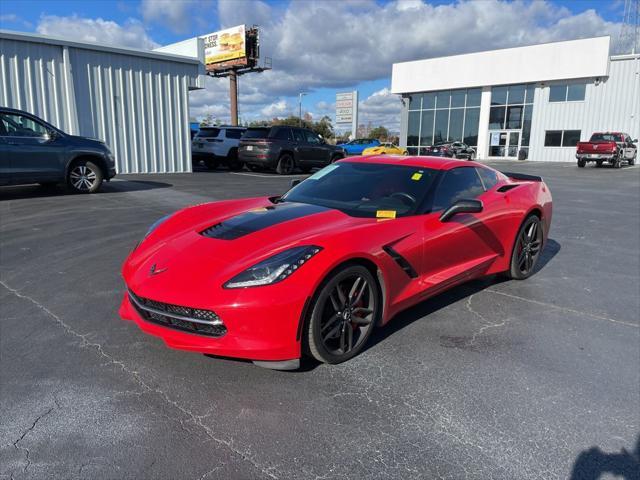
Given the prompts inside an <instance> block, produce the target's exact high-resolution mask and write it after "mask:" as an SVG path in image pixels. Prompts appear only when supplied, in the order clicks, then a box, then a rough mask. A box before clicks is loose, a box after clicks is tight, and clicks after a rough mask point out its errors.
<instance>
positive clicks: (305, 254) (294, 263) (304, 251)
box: [224, 245, 322, 288]
mask: <svg viewBox="0 0 640 480" xmlns="http://www.w3.org/2000/svg"><path fill="white" fill-rule="evenodd" d="M320 250H322V248H320V247H316V246H315V245H307V246H304V247H294V248H290V249H289V250H285V251H284V252H280V253H278V254H276V255H274V256H273V257H270V258H267V259H266V260H263V261H262V262H260V263H257V264H255V265H254V266H252V267H249V268H247V269H246V270H245V271H244V272H242V273H240V274H238V275H236V276H235V277H233V278H232V279H231V280H229V281H228V282H227V283H225V284H224V288H246V287H258V286H261V285H271V284H273V283H278V282H281V281H282V280H284V279H285V278H287V277H288V276H289V275H291V274H292V273H293V272H295V271H296V270H298V269H299V268H300V267H301V266H302V265H304V263H305V262H307V261H308V260H309V259H310V258H311V257H313V256H314V255H315V254H317V253H318V252H319V251H320Z"/></svg>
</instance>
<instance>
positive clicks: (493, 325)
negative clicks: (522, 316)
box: [466, 294, 509, 347]
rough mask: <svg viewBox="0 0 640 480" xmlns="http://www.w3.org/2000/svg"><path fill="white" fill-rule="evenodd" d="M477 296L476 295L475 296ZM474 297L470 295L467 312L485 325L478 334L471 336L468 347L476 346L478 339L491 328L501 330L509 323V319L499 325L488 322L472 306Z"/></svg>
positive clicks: (467, 343)
mask: <svg viewBox="0 0 640 480" xmlns="http://www.w3.org/2000/svg"><path fill="white" fill-rule="evenodd" d="M474 295H475V294H474ZM474 295H470V296H469V298H467V303H466V307H467V310H468V311H469V312H470V313H472V314H473V315H475V316H477V317H478V318H479V319H480V320H481V321H482V323H484V325H483V326H482V327H480V329H479V330H478V331H477V332H474V333H473V335H471V338H470V339H469V341H468V342H466V346H467V347H471V346H473V345H474V343H475V341H476V339H477V338H478V337H479V336H480V335H482V334H483V333H484V332H485V331H486V330H488V329H490V328H500V327H504V326H505V325H506V324H507V322H509V319H508V318H505V319H504V320H502V321H501V322H499V323H491V322H490V321H488V320H487V319H486V318H485V317H484V315H482V314H481V313H480V312H478V311H477V310H475V309H474V308H473V306H472V305H471V300H472V299H473V297H474Z"/></svg>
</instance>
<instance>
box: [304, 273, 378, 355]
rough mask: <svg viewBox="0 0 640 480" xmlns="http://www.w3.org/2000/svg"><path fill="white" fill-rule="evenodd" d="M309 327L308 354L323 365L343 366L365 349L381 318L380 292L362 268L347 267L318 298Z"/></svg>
mask: <svg viewBox="0 0 640 480" xmlns="http://www.w3.org/2000/svg"><path fill="white" fill-rule="evenodd" d="M312 305H313V306H312V308H311V315H310V317H309V320H308V322H307V324H306V332H305V333H306V337H305V338H306V340H307V345H308V353H309V354H310V355H311V356H313V357H314V358H315V359H316V360H318V361H320V362H323V363H331V364H335V363H341V362H344V361H346V360H349V359H350V358H353V357H354V356H356V355H357V354H358V353H359V352H361V351H362V349H363V348H364V346H365V344H366V342H367V340H368V339H369V337H370V336H371V332H372V331H373V328H374V326H375V324H376V322H377V321H378V319H379V316H380V310H381V307H380V288H379V287H378V284H377V282H376V280H375V279H374V277H373V275H372V274H371V272H369V270H367V269H366V268H365V267H363V266H362V265H346V266H344V267H343V268H341V269H340V270H338V271H336V272H335V273H333V274H332V275H331V276H329V277H328V278H327V279H325V281H324V282H323V283H322V285H321V286H320V288H319V290H318V293H317V294H316V295H315V298H314V302H313V304H312Z"/></svg>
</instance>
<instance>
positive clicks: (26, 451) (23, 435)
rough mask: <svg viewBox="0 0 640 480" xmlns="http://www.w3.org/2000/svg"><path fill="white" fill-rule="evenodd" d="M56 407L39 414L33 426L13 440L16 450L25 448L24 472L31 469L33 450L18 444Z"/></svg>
mask: <svg viewBox="0 0 640 480" xmlns="http://www.w3.org/2000/svg"><path fill="white" fill-rule="evenodd" d="M54 401H55V403H56V406H58V402H57V401H56V400H54ZM55 408H56V407H55V406H53V407H51V408H49V410H47V411H46V412H44V413H41V414H40V415H39V416H38V417H37V418H36V419H35V420H34V421H33V423H32V424H31V426H30V427H29V428H27V429H26V430H25V431H24V432H22V435H20V437H19V438H18V439H17V440H16V441H15V442H13V447H14V448H15V449H16V450H23V451H24V452H25V465H24V468H23V469H22V473H27V470H28V469H29V466H30V465H31V459H30V455H31V452H30V450H29V449H28V448H27V447H22V446H18V444H19V443H20V442H21V441H22V440H24V437H26V436H27V435H28V434H29V433H30V432H32V431H33V430H34V429H35V428H36V425H37V424H38V422H39V421H40V420H42V419H43V418H44V417H46V416H47V415H49V414H50V413H51V412H53V410H54V409H55ZM11 476H12V477H13V474H11Z"/></svg>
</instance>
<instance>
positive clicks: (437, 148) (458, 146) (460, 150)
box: [426, 142, 476, 160]
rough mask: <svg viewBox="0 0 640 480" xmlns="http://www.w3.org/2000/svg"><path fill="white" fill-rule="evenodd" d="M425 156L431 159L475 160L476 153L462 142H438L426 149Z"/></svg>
mask: <svg viewBox="0 0 640 480" xmlns="http://www.w3.org/2000/svg"><path fill="white" fill-rule="evenodd" d="M426 154H427V155H429V156H431V157H450V158H466V159H467V160H475V158H476V151H475V150H474V149H473V148H471V147H470V146H469V145H467V144H466V143H462V142H438V143H435V144H434V145H432V146H430V147H427V149H426Z"/></svg>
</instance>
